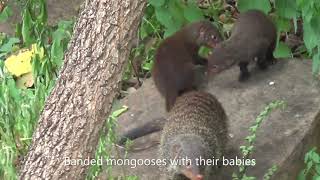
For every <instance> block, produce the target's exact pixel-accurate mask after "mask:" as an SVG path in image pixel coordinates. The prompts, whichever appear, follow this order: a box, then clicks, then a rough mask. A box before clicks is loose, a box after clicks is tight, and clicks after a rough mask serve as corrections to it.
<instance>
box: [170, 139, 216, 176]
mask: <svg viewBox="0 0 320 180" xmlns="http://www.w3.org/2000/svg"><path fill="white" fill-rule="evenodd" d="M208 149H210V148H209V146H208V145H207V144H206V143H205V142H204V140H203V139H202V138H201V137H199V136H196V135H191V134H190V135H188V134H186V135H181V136H180V137H177V138H175V140H174V141H172V143H171V148H170V152H171V158H173V159H182V158H185V160H186V161H180V163H178V164H176V165H171V167H169V168H170V169H173V170H174V172H176V174H175V175H176V176H181V175H182V176H185V177H186V178H189V179H190V180H203V179H204V177H205V166H204V165H200V164H199V158H203V159H205V158H208V157H207V155H208Z"/></svg>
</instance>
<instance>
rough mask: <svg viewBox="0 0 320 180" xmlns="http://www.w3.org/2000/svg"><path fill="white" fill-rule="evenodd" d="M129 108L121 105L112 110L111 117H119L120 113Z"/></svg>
mask: <svg viewBox="0 0 320 180" xmlns="http://www.w3.org/2000/svg"><path fill="white" fill-rule="evenodd" d="M128 109H129V108H128V107H127V106H122V108H120V109H118V110H115V111H113V112H112V115H111V116H112V117H119V116H120V115H121V114H122V113H124V112H126V111H127V110H128Z"/></svg>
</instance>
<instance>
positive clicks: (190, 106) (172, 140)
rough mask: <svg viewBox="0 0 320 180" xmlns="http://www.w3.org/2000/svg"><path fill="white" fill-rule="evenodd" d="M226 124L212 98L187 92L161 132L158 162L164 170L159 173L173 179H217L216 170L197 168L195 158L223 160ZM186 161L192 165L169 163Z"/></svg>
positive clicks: (198, 166) (202, 166)
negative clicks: (179, 160) (163, 161)
mask: <svg viewBox="0 0 320 180" xmlns="http://www.w3.org/2000/svg"><path fill="white" fill-rule="evenodd" d="M227 121H228V120H227V116H226V113H225V111H224V109H223V107H222V105H221V104H220V102H219V101H218V100H217V99H216V98H215V97H214V96H213V95H211V94H209V93H206V92H202V91H190V92H187V93H184V94H182V95H181V96H179V97H178V98H177V100H176V103H175V104H174V106H173V108H172V109H171V111H170V112H169V116H168V119H167V122H166V123H165V125H164V128H163V131H162V136H161V142H160V148H159V158H160V159H165V160H166V166H162V167H161V170H162V171H163V172H164V173H165V174H167V176H169V177H171V178H173V179H186V177H188V178H189V179H192V180H194V179H198V180H201V179H205V180H211V179H214V178H213V177H215V178H217V177H216V175H217V174H218V166H217V165H210V166H209V165H207V166H206V165H203V164H202V165H200V164H199V161H198V162H197V158H200V157H201V158H202V159H212V158H215V159H217V158H218V159H221V158H222V156H223V155H224V153H225V148H226V144H227V142H228V122H227ZM186 157H187V158H188V159H190V160H191V162H190V161H189V162H187V163H185V164H183V163H182V164H180V165H174V164H172V163H170V159H171V160H174V159H179V158H186ZM198 160H199V159H198Z"/></svg>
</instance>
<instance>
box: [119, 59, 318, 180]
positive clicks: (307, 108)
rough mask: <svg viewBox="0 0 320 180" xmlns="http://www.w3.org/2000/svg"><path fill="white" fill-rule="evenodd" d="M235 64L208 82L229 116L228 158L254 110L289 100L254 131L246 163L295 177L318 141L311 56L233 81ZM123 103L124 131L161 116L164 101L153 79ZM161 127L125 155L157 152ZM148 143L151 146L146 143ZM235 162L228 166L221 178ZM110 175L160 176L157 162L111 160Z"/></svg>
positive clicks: (257, 172) (252, 171) (259, 171)
mask: <svg viewBox="0 0 320 180" xmlns="http://www.w3.org/2000/svg"><path fill="white" fill-rule="evenodd" d="M238 74H239V68H238V67H233V68H231V69H230V70H227V71H225V72H223V73H221V74H220V75H218V76H216V77H212V79H210V81H209V84H208V90H207V91H208V92H210V93H212V94H214V95H215V96H216V97H217V99H218V100H219V101H220V102H221V103H222V105H223V107H224V108H225V110H226V113H227V115H228V117H229V123H230V134H231V138H230V143H229V153H228V154H227V156H228V157H229V158H231V157H235V156H237V155H238V157H239V146H240V145H243V144H244V137H246V136H247V135H248V128H249V127H250V126H251V125H252V124H253V123H254V121H255V118H256V116H257V115H258V114H259V113H260V112H261V111H262V110H263V108H264V107H265V106H266V105H267V104H268V103H270V102H271V101H273V100H283V101H285V102H286V103H287V107H286V108H285V109H284V110H276V111H274V112H272V114H271V116H269V118H267V119H266V120H265V121H264V122H263V123H262V126H261V128H260V129H259V130H258V132H257V141H256V143H255V151H254V154H253V156H252V157H251V158H254V159H256V165H255V166H254V167H250V168H249V173H248V175H252V176H256V177H258V179H261V177H262V176H263V175H264V174H265V172H266V171H267V169H268V168H270V167H271V166H272V165H277V166H278V171H277V173H276V174H275V176H274V179H281V180H286V179H288V180H289V179H290V180H291V179H294V178H295V177H296V175H297V174H298V173H299V171H300V169H301V168H302V167H303V166H302V165H303V158H304V154H305V153H306V152H307V151H308V150H309V149H310V148H311V147H313V146H317V147H320V114H319V113H318V112H319V110H320V91H319V83H318V82H317V80H314V78H313V77H312V74H311V61H310V60H279V61H278V63H277V64H275V65H273V66H271V67H270V68H269V69H268V70H267V71H260V70H257V69H256V68H255V67H252V77H251V78H250V79H249V80H248V81H247V82H244V83H240V82H238V81H237V78H238ZM121 104H124V105H127V106H129V111H128V112H126V113H124V114H123V115H122V116H121V117H120V118H119V128H118V130H117V131H118V132H119V133H123V132H125V131H127V130H129V129H131V128H133V127H136V126H138V125H140V124H143V123H144V122H147V121H150V120H152V119H154V118H159V117H165V116H166V113H165V111H164V101H163V99H162V98H161V97H160V95H159V94H158V92H157V91H156V89H155V86H154V84H153V82H152V81H151V80H147V81H145V82H144V85H143V86H142V87H141V88H140V89H139V90H138V91H136V92H135V93H133V94H131V95H129V96H128V97H126V98H125V99H123V101H122V102H121ZM160 134H161V133H160V132H158V133H153V134H151V135H150V136H146V137H143V138H139V139H138V140H136V141H134V142H135V144H134V148H135V150H132V151H130V152H129V154H128V156H127V157H128V158H129V159H155V158H157V150H158V146H157V142H159V137H160ZM150 146H151V147H150ZM235 168H237V167H230V166H228V167H227V170H226V171H225V174H226V177H225V178H224V179H231V178H230V175H231V174H232V172H233V170H234V169H235ZM113 173H114V175H123V173H125V174H126V175H137V176H139V177H140V179H148V180H150V179H155V180H156V179H160V172H159V171H158V167H157V166H137V167H136V168H130V167H127V166H122V167H119V166H115V167H114V168H113Z"/></svg>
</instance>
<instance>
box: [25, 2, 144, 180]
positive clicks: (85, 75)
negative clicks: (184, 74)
mask: <svg viewBox="0 0 320 180" xmlns="http://www.w3.org/2000/svg"><path fill="white" fill-rule="evenodd" d="M145 5H146V0H117V1H112V0H87V1H86V2H85V4H84V6H83V9H82V11H81V13H80V15H79V17H78V20H77V23H76V25H75V27H74V34H73V37H72V40H71V42H70V45H69V48H68V50H67V52H66V55H65V57H64V64H63V67H62V69H61V72H60V75H59V77H58V80H57V83H56V86H55V88H54V89H53V90H52V92H51V94H50V96H49V97H48V99H47V101H46V104H45V107H44V109H43V112H42V114H41V116H40V119H39V123H38V125H37V128H36V130H35V132H34V135H33V138H32V144H31V146H30V149H29V152H28V154H27V155H26V157H25V161H24V165H23V167H22V168H21V172H20V178H21V179H82V178H84V175H85V172H86V170H87V169H88V166H65V163H64V159H65V158H70V159H85V158H88V157H89V158H93V155H94V151H95V148H96V146H97V143H98V139H99V131H100V130H101V129H102V126H103V124H104V121H105V119H106V117H107V116H108V115H109V113H110V109H111V105H112V102H113V99H114V98H115V96H116V95H117V93H118V92H119V87H120V81H121V75H122V72H123V70H124V65H125V62H126V60H127V59H128V57H129V53H130V48H131V44H132V41H133V39H134V38H135V36H136V34H137V33H136V32H137V29H138V26H139V23H140V20H141V18H142V15H143V10H144V7H145Z"/></svg>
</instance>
